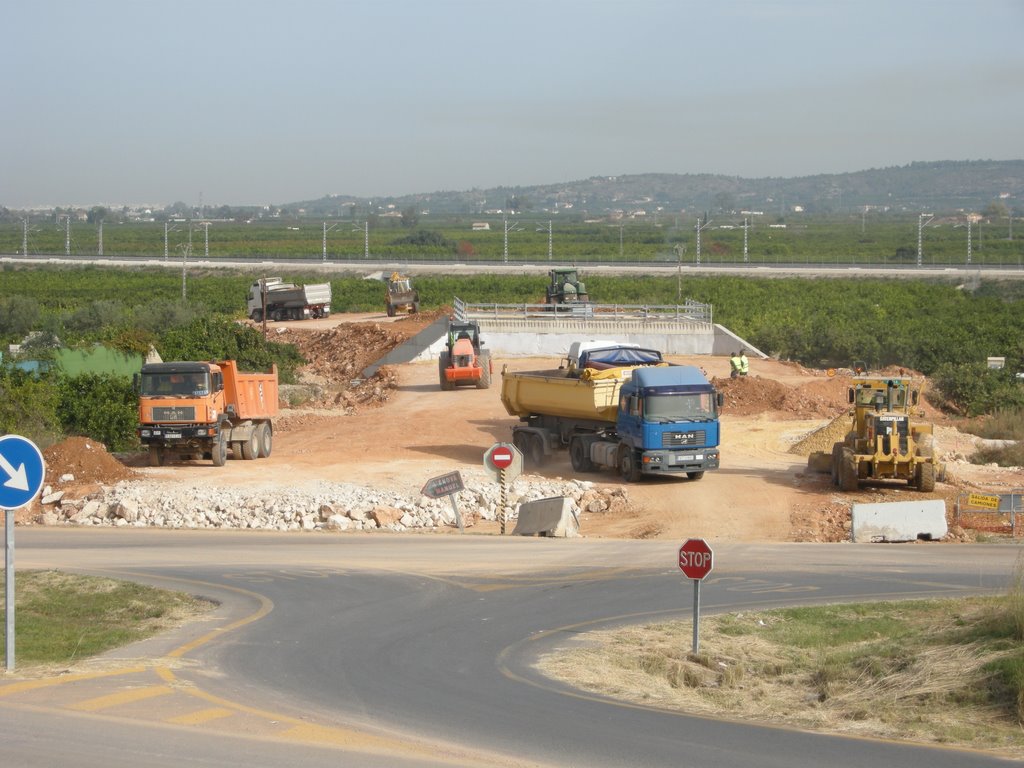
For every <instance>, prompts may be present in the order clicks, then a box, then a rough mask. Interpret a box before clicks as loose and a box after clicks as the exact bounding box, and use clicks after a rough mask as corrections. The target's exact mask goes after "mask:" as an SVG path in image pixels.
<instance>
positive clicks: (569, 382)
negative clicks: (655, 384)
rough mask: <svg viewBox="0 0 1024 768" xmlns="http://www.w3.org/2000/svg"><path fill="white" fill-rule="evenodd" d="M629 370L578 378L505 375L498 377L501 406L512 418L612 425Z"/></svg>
mask: <svg viewBox="0 0 1024 768" xmlns="http://www.w3.org/2000/svg"><path fill="white" fill-rule="evenodd" d="M631 372H632V369H630V368H617V369H614V370H609V371H601V372H597V371H593V372H591V371H586V372H584V374H583V376H581V377H579V378H577V377H575V376H570V375H569V374H568V373H567V372H566V371H561V370H550V371H520V372H515V373H513V372H510V371H506V372H505V373H503V374H502V377H501V402H502V405H504V406H505V410H506V411H507V412H508V413H509V414H510V415H512V416H518V417H520V418H524V417H527V416H531V415H535V414H540V415H546V416H559V417H564V418H570V419H582V420H588V421H605V422H608V423H610V424H614V423H615V419H616V417H617V414H618V407H619V389H620V388H621V387H622V382H623V380H624V378H626V377H628V376H629V375H630V373H631Z"/></svg>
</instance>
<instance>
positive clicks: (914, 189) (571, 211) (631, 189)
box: [287, 160, 1024, 218]
mask: <svg viewBox="0 0 1024 768" xmlns="http://www.w3.org/2000/svg"><path fill="white" fill-rule="evenodd" d="M994 201H1002V202H1003V203H1004V204H1005V205H1006V206H1007V207H1008V208H1010V209H1013V210H1015V211H1020V212H1024V160H966V161H940V162H914V163H911V164H910V165H904V166H899V167H893V168H873V169H871V170H867V171H856V172H853V173H838V174H821V175H818V176H802V177H797V178H789V179H786V178H763V179H745V178H740V177H738V176H720V175H713V174H671V173H644V174H635V175H625V176H593V177H591V178H589V179H583V180H580V181H570V182H565V183H561V184H538V185H535V186H528V187H494V188H492V189H472V190H464V191H442V192H430V193H424V194H416V195H405V196H400V197H375V198H373V203H374V206H375V207H377V206H389V205H391V206H394V207H395V209H396V210H399V211H400V210H403V209H407V208H409V207H413V208H415V209H416V210H417V211H423V210H429V211H430V212H431V213H432V214H453V215H454V214H465V215H482V214H484V213H486V212H488V211H490V212H496V211H499V210H500V211H508V210H513V209H514V210H518V211H520V212H527V211H528V212H533V213H542V212H551V213H553V212H555V211H558V212H559V213H564V214H568V215H572V216H580V217H583V218H586V217H589V216H604V215H607V214H609V213H611V212H615V211H622V212H623V213H629V212H638V211H643V212H644V213H645V214H646V215H655V214H657V213H660V212H664V213H677V212H680V211H688V212H699V211H718V210H723V209H724V210H735V211H739V210H757V211H763V212H764V213H765V214H768V215H770V214H772V213H779V214H780V215H781V214H783V213H784V212H785V211H786V210H788V209H791V208H792V207H793V206H797V205H799V206H802V207H803V208H804V210H806V211H808V212H810V213H828V212H835V213H840V212H851V211H855V210H861V209H862V208H863V207H864V206H872V207H875V208H889V209H894V210H905V211H927V212H933V211H940V212H945V211H952V210H960V209H964V210H974V211H981V210H983V209H984V208H985V207H986V206H988V205H990V204H991V203H992V202H994ZM367 203H368V201H367V199H366V198H358V197H354V196H349V195H335V196H331V197H324V198H320V199H319V200H306V201H302V202H296V203H291V204H289V205H288V206H287V207H289V208H304V209H305V210H306V213H307V214H308V215H316V216H338V215H341V214H342V213H343V212H344V211H345V210H346V209H347V208H348V206H353V205H354V206H356V207H357V208H365V207H366V205H367Z"/></svg>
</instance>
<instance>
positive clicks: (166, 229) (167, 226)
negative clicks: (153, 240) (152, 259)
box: [164, 221, 178, 261]
mask: <svg viewBox="0 0 1024 768" xmlns="http://www.w3.org/2000/svg"><path fill="white" fill-rule="evenodd" d="M177 228H178V225H177V224H171V222H169V221H165V222H164V261H167V257H168V250H169V246H168V238H167V236H168V235H169V234H170V233H171V232H173V231H174V230H176V229H177Z"/></svg>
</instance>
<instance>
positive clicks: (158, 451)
mask: <svg viewBox="0 0 1024 768" xmlns="http://www.w3.org/2000/svg"><path fill="white" fill-rule="evenodd" d="M163 463H164V449H163V448H161V447H160V446H159V445H151V446H149V466H151V467H159V466H160V465H161V464H163Z"/></svg>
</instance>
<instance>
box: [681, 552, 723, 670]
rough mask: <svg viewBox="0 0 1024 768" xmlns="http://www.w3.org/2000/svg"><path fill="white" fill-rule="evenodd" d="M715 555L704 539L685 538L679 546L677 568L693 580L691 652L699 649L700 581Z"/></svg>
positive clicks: (707, 571)
mask: <svg viewBox="0 0 1024 768" xmlns="http://www.w3.org/2000/svg"><path fill="white" fill-rule="evenodd" d="M714 560H715V555H714V552H712V551H711V547H709V546H708V543H707V542H706V541H704V539H687V540H686V541H685V542H683V546H681V547H680V548H679V570H681V571H682V572H683V575H684V576H686V578H688V579H690V580H691V581H693V652H694V653H697V651H698V650H699V649H700V583H701V582H702V581H704V579H705V578H707V575H708V574H709V573H711V569H712V568H713V567H714Z"/></svg>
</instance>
